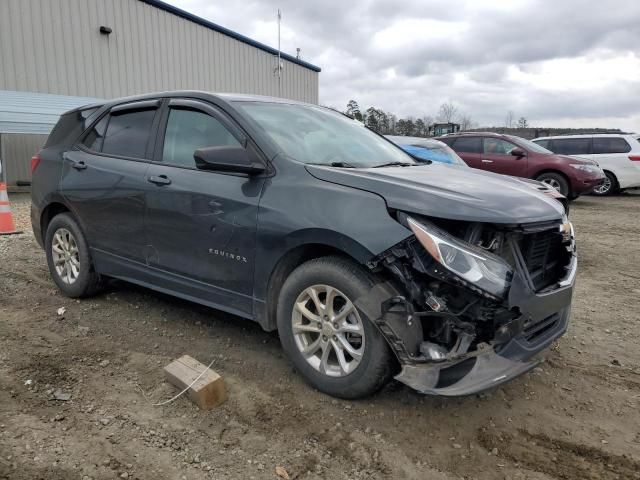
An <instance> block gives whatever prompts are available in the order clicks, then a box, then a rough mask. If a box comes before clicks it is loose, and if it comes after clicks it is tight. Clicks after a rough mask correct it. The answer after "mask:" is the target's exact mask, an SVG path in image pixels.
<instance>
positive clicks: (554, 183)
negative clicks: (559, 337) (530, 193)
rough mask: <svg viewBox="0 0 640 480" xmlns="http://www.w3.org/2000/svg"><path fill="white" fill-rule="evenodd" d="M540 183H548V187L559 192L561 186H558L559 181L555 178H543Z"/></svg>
mask: <svg viewBox="0 0 640 480" xmlns="http://www.w3.org/2000/svg"><path fill="white" fill-rule="evenodd" d="M542 183H544V184H546V185H549V186H550V187H553V188H555V189H556V190H557V191H559V192H560V193H562V192H561V190H560V188H561V186H560V182H558V181H557V180H556V179H555V178H545V179H544V180H542Z"/></svg>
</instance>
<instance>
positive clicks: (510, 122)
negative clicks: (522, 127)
mask: <svg viewBox="0 0 640 480" xmlns="http://www.w3.org/2000/svg"><path fill="white" fill-rule="evenodd" d="M515 118H516V114H515V113H513V110H509V111H508V112H507V117H506V118H505V120H504V126H505V127H507V128H513V122H514V120H515Z"/></svg>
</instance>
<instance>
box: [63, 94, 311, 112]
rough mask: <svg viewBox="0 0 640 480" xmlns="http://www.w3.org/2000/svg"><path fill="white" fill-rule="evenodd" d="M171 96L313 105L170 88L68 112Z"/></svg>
mask: <svg viewBox="0 0 640 480" xmlns="http://www.w3.org/2000/svg"><path fill="white" fill-rule="evenodd" d="M163 97H164V98H170V97H196V98H206V97H209V98H212V99H216V98H217V99H220V100H223V101H226V102H262V103H282V104H297V105H312V104H309V103H305V102H299V101H297V100H291V99H288V98H279V97H270V96H265V95H249V94H244V93H217V92H207V91H203V90H170V91H164V92H152V93H145V94H141V95H131V96H128V97H121V98H115V99H112V100H108V101H106V102H102V103H92V104H88V105H83V106H80V107H77V108H73V109H71V110H69V111H67V112H65V114H66V113H71V112H75V111H79V110H87V109H89V108H97V107H108V108H110V107H113V106H115V105H120V104H123V103H131V102H137V101H143V100H154V99H156V98H163ZM312 106H317V105H312Z"/></svg>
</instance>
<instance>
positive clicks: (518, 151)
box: [511, 147, 527, 158]
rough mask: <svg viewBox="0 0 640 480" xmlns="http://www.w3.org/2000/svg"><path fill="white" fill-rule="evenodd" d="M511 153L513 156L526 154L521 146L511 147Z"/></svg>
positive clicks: (524, 155)
mask: <svg viewBox="0 0 640 480" xmlns="http://www.w3.org/2000/svg"><path fill="white" fill-rule="evenodd" d="M511 155H513V156H514V157H518V158H520V157H526V156H527V152H525V151H524V150H523V149H521V148H518V147H516V148H512V149H511Z"/></svg>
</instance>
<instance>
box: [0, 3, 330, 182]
mask: <svg viewBox="0 0 640 480" xmlns="http://www.w3.org/2000/svg"><path fill="white" fill-rule="evenodd" d="M274 13H275V12H274ZM280 59H281V60H280V63H279V62H278V51H277V50H276V49H274V48H272V47H269V46H267V45H264V44H262V43H259V42H256V41H254V40H252V39H250V38H247V37H245V36H243V35H240V34H238V33H236V32H233V31H231V30H228V29H226V28H224V27H221V26H219V25H216V24H214V23H212V22H209V21H207V20H204V19H202V18H200V17H197V16H195V15H192V14H190V13H188V12H185V11H183V10H180V9H178V8H175V7H173V6H171V5H169V4H167V3H164V2H161V1H158V0H1V1H0V124H4V125H5V127H7V126H9V127H10V126H11V123H12V122H15V118H17V117H20V118H25V115H24V114H25V113H26V114H27V115H26V117H29V118H34V115H35V116H37V115H38V109H37V106H38V105H41V106H42V105H43V101H44V103H45V105H44V107H45V108H44V110H42V115H43V116H44V117H46V118H49V119H51V118H56V116H57V115H59V114H60V113H62V112H63V111H64V110H67V109H69V108H73V107H74V106H77V105H80V104H83V103H89V102H91V101H93V100H94V99H96V98H98V99H109V98H116V97H122V96H126V95H133V94H137V93H144V92H153V91H162V90H175V89H194V90H208V91H214V92H237V93H253V94H259V95H272V96H280V97H285V98H291V99H295V100H301V101H305V102H309V103H318V73H319V72H320V68H318V67H316V66H315V65H311V64H309V63H307V62H305V61H303V60H300V59H298V58H295V57H293V56H291V55H287V54H284V53H281V54H280ZM278 65H280V68H278ZM38 94H49V95H48V96H47V95H44V96H42V95H38ZM47 99H48V100H47ZM12 102H16V103H12ZM25 105H26V106H27V107H28V108H27V112H24V111H21V108H23V107H24V106H25ZM31 106H35V107H33V108H31ZM44 117H43V118H44ZM12 119H14V120H12ZM41 123H42V122H41ZM49 125H50V126H49V128H50V127H52V126H53V125H52V124H49ZM45 130H46V129H45ZM9 131H12V130H11V129H9ZM13 131H25V130H17V129H16V128H14V129H13ZM26 131H27V132H30V131H31V130H29V129H27V130H26ZM34 133H36V132H34ZM37 133H46V132H42V131H39V132H37ZM43 139H44V137H43V136H39V137H37V138H33V137H25V136H24V134H20V133H10V134H4V135H2V141H1V143H0V157H1V158H2V159H3V161H4V165H5V170H6V174H7V179H8V182H9V183H10V184H14V183H16V181H19V180H28V178H24V177H25V175H26V176H28V167H27V165H28V163H29V159H30V158H31V156H32V154H33V153H34V150H35V149H36V148H37V146H36V144H37V145H40V144H41V143H42V142H43ZM34 146H35V148H34Z"/></svg>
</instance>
